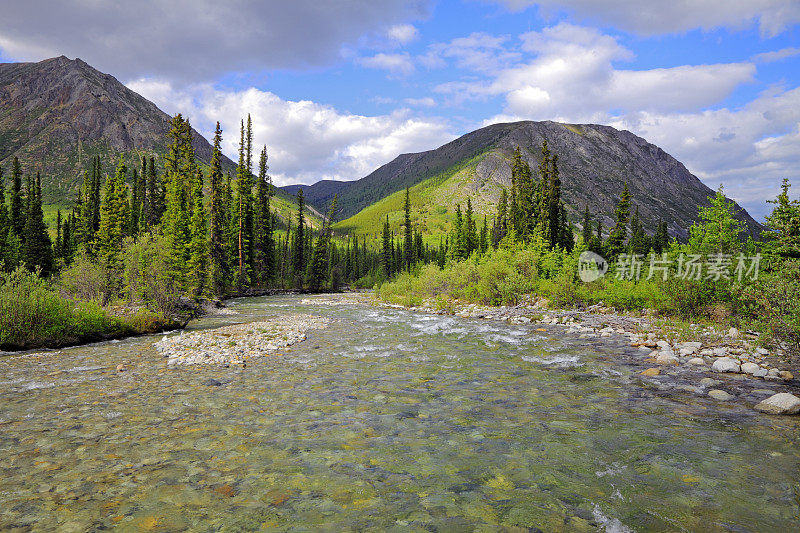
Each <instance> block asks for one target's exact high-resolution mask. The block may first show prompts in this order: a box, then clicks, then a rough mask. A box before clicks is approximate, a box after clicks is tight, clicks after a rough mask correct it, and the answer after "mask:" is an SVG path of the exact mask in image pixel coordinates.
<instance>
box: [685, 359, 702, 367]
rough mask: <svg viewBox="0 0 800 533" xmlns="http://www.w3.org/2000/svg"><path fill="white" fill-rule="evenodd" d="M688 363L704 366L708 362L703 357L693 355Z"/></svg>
mask: <svg viewBox="0 0 800 533" xmlns="http://www.w3.org/2000/svg"><path fill="white" fill-rule="evenodd" d="M686 363H687V364H690V365H695V366H703V365H705V364H706V362H705V360H703V358H702V357H692V358H691V359H689V360H688V361H687V362H686Z"/></svg>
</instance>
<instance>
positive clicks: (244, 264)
mask: <svg viewBox="0 0 800 533" xmlns="http://www.w3.org/2000/svg"><path fill="white" fill-rule="evenodd" d="M252 140H253V135H252V131H251V129H250V116H249V115H248V117H247V130H245V126H244V120H243V121H242V125H241V132H240V139H239V165H238V167H237V168H236V184H237V190H236V192H237V198H236V201H237V206H238V207H237V213H236V216H237V222H238V235H237V244H238V257H237V259H238V270H237V277H236V286H237V287H238V288H239V290H241V289H242V288H243V287H244V286H245V285H247V284H248V283H249V280H250V274H251V266H252V263H251V261H252V255H251V251H252V249H253V233H252V230H253V201H252V200H253V198H252V197H253V184H252V180H251V177H252V164H253V163H252Z"/></svg>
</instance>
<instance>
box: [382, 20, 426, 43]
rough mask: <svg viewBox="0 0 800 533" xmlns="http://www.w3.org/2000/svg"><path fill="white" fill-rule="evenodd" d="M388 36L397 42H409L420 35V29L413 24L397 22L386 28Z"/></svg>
mask: <svg viewBox="0 0 800 533" xmlns="http://www.w3.org/2000/svg"><path fill="white" fill-rule="evenodd" d="M386 36H387V37H388V38H389V39H390V40H392V41H394V42H396V43H397V44H401V45H403V44H408V43H410V42H412V41H414V40H416V39H417V37H419V31H418V30H417V28H415V27H414V26H412V25H411V24H395V25H394V26H392V27H390V28H389V29H388V30H386Z"/></svg>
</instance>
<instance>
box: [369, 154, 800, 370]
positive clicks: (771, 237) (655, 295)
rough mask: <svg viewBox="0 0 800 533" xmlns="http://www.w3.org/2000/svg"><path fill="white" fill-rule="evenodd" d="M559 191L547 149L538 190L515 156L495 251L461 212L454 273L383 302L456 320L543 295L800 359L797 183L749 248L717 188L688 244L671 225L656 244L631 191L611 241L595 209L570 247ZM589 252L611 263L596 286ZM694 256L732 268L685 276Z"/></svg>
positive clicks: (420, 272)
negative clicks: (476, 308) (743, 338)
mask: <svg viewBox="0 0 800 533" xmlns="http://www.w3.org/2000/svg"><path fill="white" fill-rule="evenodd" d="M559 187H560V179H559V176H558V169H557V157H556V156H552V155H551V154H549V152H548V150H547V146H546V145H545V146H544V147H543V157H542V164H541V165H540V168H539V172H538V179H536V178H534V177H533V175H532V172H531V169H530V168H529V167H528V165H527V164H526V163H524V162H523V161H522V160H521V158H520V157H519V153H517V155H516V157H515V161H514V165H513V167H512V187H511V193H510V195H507V194H505V193H504V194H503V195H502V197H501V200H500V203H499V205H498V209H497V216H496V217H495V222H494V224H493V228H492V230H491V244H492V245H491V246H487V244H486V230H485V229H484V230H483V231H482V232H481V234H480V235H479V234H477V233H476V230H475V223H474V222H473V221H472V220H471V213H469V209H468V210H467V215H466V220H465V221H462V219H461V213H460V212H457V213H456V220H455V222H454V228H455V229H454V231H453V234H452V235H451V236H450V238H449V241H450V242H451V243H454V244H453V245H452V246H451V247H450V249H449V250H450V252H449V255H448V257H447V260H446V262H443V263H439V264H428V265H416V266H414V267H413V268H407V269H405V270H404V271H403V272H402V273H400V275H399V276H397V278H396V279H395V280H393V281H392V282H390V283H386V284H383V285H381V286H380V288H379V296H380V298H381V299H383V300H384V301H387V302H391V303H396V304H402V305H406V306H419V305H422V304H423V303H424V302H425V303H427V304H429V306H430V307H433V308H437V309H444V310H447V309H449V310H453V309H454V308H456V307H457V306H458V305H459V304H462V305H463V304H469V303H472V304H480V305H489V306H500V305H516V304H518V303H520V302H521V300H522V299H524V298H525V295H534V296H538V297H543V298H546V299H547V300H548V301H549V303H550V305H552V306H554V307H562V308H581V307H588V306H591V305H596V304H601V305H605V306H607V307H610V308H617V309H620V310H625V311H646V312H649V313H650V314H655V315H658V316H661V317H665V318H668V319H669V320H670V321H671V322H673V323H679V326H680V328H679V329H682V330H683V331H684V334H688V335H689V336H691V331H690V330H691V329H692V328H695V329H697V328H699V326H698V325H697V324H703V323H705V324H706V325H708V324H715V325H717V326H724V328H725V329H727V328H728V327H729V326H735V327H737V328H739V329H745V330H751V331H752V332H754V333H757V334H758V342H759V343H761V344H763V345H765V346H769V347H772V348H774V349H775V350H777V351H778V352H779V353H783V354H785V355H786V356H787V357H789V356H791V355H794V356H795V357H796V356H797V354H798V352H800V201H798V200H791V199H790V198H789V188H790V186H789V183H788V181H786V180H784V182H783V186H782V191H781V193H780V195H779V196H778V197H777V198H776V199H775V200H773V201H772V203H774V205H775V207H774V210H773V212H772V214H771V215H770V216H769V217H767V228H768V230H769V231H766V232H764V233H763V234H762V240H760V241H756V240H754V239H752V237H751V238H748V239H747V240H745V239H744V233H745V228H744V226H743V224H742V223H741V222H739V221H737V220H736V218H735V216H734V207H733V204H732V203H730V202H728V201H727V200H726V199H725V196H724V195H723V193H722V189H721V188H720V190H719V191H718V192H717V193H716V194H715V195H714V196H712V197H710V198H709V205H708V206H701V207H700V210H699V218H700V222H699V223H697V224H695V225H694V226H693V227H692V228H690V232H689V238H688V241H687V242H684V243H680V242H678V241H677V240H674V239H670V238H669V236H668V235H667V232H666V226H665V224H663V223H659V224H658V226H657V228H656V230H655V231H654V233H653V236H652V237H650V236H649V235H648V234H647V233H646V232H645V231H644V229H643V228H642V224H641V221H640V220H639V218H638V210H636V209H635V208H633V207H632V199H631V197H630V194H629V193H628V190H627V187H625V188H624V189H623V192H622V194H621V197H620V199H619V203H618V205H617V208H616V210H615V221H616V223H615V225H614V226H613V227H612V228H610V231H609V232H608V233H607V237H606V238H605V239H604V238H603V231H602V227H601V225H600V224H599V223H598V225H597V226H594V225H593V222H592V217H591V215H590V213H589V212H588V209H587V210H586V212H585V214H584V219H583V224H582V225H583V230H582V232H581V233H580V234H579V235H577V237H576V238H575V239H574V240H573V238H572V231H571V228H570V227H569V225H568V222H566V220H565V219H564V217H563V215H562V213H563V211H562V209H563V207H562V206H560V200H559ZM586 251H592V252H595V253H598V254H600V255H602V256H604V257H605V258H607V259H608V260H609V262H610V263H611V264H612V266H611V267H610V270H609V272H608V273H607V274H606V275H605V276H604V277H600V278H599V279H597V280H596V281H592V282H589V283H583V282H581V281H580V279H579V276H578V268H579V258H580V257H581V254H582V253H583V252H586ZM691 256H695V257H702V258H704V259H709V260H710V259H717V260H719V261H727V263H726V265H725V266H726V268H727V270H726V269H725V268H723V269H721V270H720V269H718V273H717V274H713V275H707V274H706V273H703V272H700V271H697V272H696V275H687V271H686V268H685V264H684V259H685V258H686V257H691ZM648 257H649V259H650V261H653V262H657V263H658V264H660V265H667V266H665V267H663V268H662V270H660V271H659V272H658V273H657V275H654V276H652V275H645V274H647V269H648ZM682 258H683V259H682ZM745 258H748V259H749V260H750V262H749V263H747V265H746V266H747V268H748V270H750V269H751V268H752V270H750V272H749V273H748V275H746V276H743V275H741V273H738V274H739V275H737V272H736V269H735V267H738V266H739V265H737V260H738V259H742V260H743V259H745ZM635 261H643V263H644V264H643V265H640V266H641V268H642V270H641V274H642V275H641V276H640V275H639V273H638V272H637V271H635V269H634V268H633V267H634V266H635V264H634V263H635ZM731 261H732V264H731ZM754 263H755V264H754ZM682 267H683V268H682ZM795 362H796V361H795Z"/></svg>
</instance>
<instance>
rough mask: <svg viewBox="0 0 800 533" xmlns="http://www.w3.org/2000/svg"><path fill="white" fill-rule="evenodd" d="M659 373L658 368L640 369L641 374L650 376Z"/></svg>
mask: <svg viewBox="0 0 800 533" xmlns="http://www.w3.org/2000/svg"><path fill="white" fill-rule="evenodd" d="M660 373H661V370H659V369H658V368H648V369H647V370H644V371H642V375H643V376H648V377H651V378H652V377H655V376H657V375H659V374H660Z"/></svg>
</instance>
